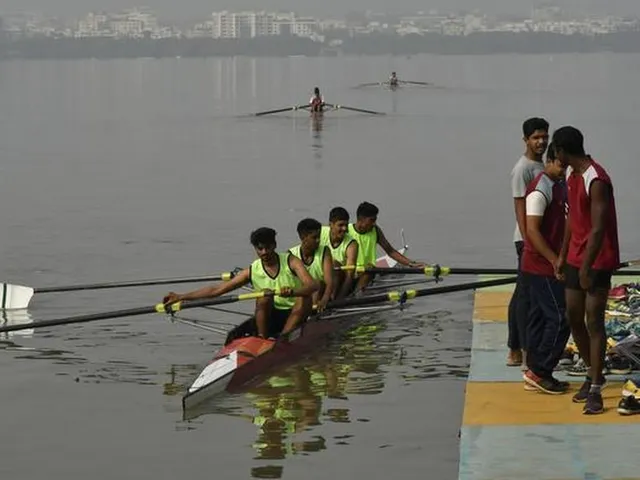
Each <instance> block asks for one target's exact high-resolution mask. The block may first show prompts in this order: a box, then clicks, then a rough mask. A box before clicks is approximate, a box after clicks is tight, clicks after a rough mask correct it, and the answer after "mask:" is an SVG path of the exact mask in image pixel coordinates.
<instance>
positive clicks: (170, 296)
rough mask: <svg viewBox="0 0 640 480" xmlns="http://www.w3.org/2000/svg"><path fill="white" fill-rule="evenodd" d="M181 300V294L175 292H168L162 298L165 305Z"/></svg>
mask: <svg viewBox="0 0 640 480" xmlns="http://www.w3.org/2000/svg"><path fill="white" fill-rule="evenodd" d="M179 301H180V295H179V294H177V293H175V292H169V293H167V294H166V295H165V296H164V298H163V299H162V303H164V304H165V305H171V304H172V303H176V302H179Z"/></svg>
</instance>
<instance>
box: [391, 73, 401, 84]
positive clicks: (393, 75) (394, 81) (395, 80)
mask: <svg viewBox="0 0 640 480" xmlns="http://www.w3.org/2000/svg"><path fill="white" fill-rule="evenodd" d="M398 83H399V82H398V76H397V75H396V72H391V76H390V77H389V86H390V87H397V86H398Z"/></svg>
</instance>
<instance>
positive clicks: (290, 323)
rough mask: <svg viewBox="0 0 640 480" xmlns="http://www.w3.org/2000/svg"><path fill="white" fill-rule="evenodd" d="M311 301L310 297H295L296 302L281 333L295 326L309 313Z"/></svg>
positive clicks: (287, 331) (311, 305) (285, 332)
mask: <svg viewBox="0 0 640 480" xmlns="http://www.w3.org/2000/svg"><path fill="white" fill-rule="evenodd" d="M312 307H313V303H312V302H311V298H310V297H297V298H296V303H295V305H294V306H293V308H292V309H291V313H290V314H289V318H287V323H286V324H285V326H284V328H283V329H282V334H283V335H284V334H287V333H289V332H290V331H291V330H293V329H294V328H296V327H297V326H298V325H299V324H300V323H301V322H302V321H303V320H304V319H305V318H306V317H308V316H309V314H310V313H311V309H312Z"/></svg>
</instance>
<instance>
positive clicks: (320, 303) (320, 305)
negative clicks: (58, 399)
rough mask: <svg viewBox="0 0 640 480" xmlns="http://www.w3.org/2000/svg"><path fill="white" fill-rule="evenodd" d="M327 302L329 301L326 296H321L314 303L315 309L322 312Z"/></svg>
mask: <svg viewBox="0 0 640 480" xmlns="http://www.w3.org/2000/svg"><path fill="white" fill-rule="evenodd" d="M328 303H329V299H328V298H324V297H323V298H321V299H320V300H318V303H316V310H317V311H318V313H321V312H324V311H325V309H326V308H327V304H328Z"/></svg>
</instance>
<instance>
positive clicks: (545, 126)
mask: <svg viewBox="0 0 640 480" xmlns="http://www.w3.org/2000/svg"><path fill="white" fill-rule="evenodd" d="M536 130H544V131H545V132H548V131H549V122H547V121H546V120H545V119H544V118H540V117H531V118H527V119H526V120H525V121H524V123H523V124H522V134H523V135H524V138H529V137H530V136H531V135H533V133H534V132H535V131H536Z"/></svg>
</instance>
